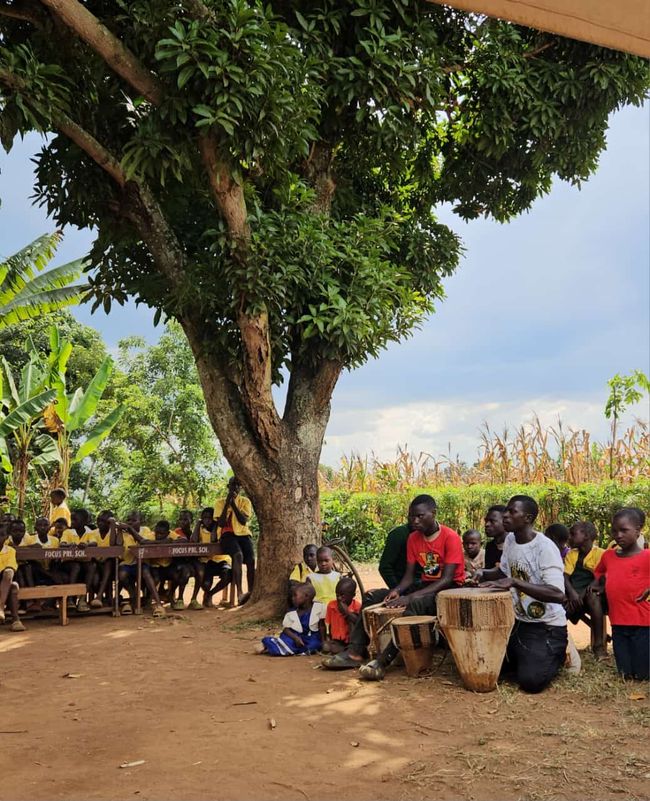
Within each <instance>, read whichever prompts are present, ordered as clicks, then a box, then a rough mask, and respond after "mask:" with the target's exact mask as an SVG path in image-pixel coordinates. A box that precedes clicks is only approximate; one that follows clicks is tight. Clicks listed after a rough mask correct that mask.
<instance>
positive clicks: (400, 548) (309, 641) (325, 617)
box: [0, 479, 650, 688]
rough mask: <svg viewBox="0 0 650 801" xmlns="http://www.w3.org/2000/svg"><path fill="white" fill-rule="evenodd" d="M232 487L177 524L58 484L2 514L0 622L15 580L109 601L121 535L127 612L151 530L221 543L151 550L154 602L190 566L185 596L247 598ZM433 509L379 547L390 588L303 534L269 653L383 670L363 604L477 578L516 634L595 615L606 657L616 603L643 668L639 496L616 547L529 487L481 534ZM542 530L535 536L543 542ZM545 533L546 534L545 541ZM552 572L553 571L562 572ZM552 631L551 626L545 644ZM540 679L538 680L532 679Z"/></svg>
mask: <svg viewBox="0 0 650 801" xmlns="http://www.w3.org/2000/svg"><path fill="white" fill-rule="evenodd" d="M228 490H229V491H228V495H227V497H226V498H224V499H221V500H220V501H218V502H217V505H216V507H215V508H206V509H203V510H202V512H201V513H200V515H199V517H198V519H197V520H196V522H194V520H193V515H192V513H191V512H190V511H187V510H184V511H181V512H180V513H179V515H178V520H177V523H176V527H175V528H172V527H171V526H170V524H169V523H168V522H167V521H165V520H160V521H158V523H156V525H155V526H154V528H153V529H150V528H148V527H147V526H145V525H143V520H142V516H141V515H140V514H139V513H137V512H132V513H130V514H129V515H128V516H127V518H126V520H125V521H124V522H118V521H117V520H116V519H115V517H114V515H113V514H112V513H111V512H110V511H103V512H100V513H99V514H98V515H97V517H96V521H95V525H94V527H93V526H92V525H91V520H90V516H89V514H88V513H87V512H86V511H85V510H83V509H76V510H72V511H71V510H70V509H69V508H68V505H67V503H66V494H65V492H64V491H63V490H61V489H57V490H54V491H53V492H52V493H51V502H52V503H51V509H50V514H49V516H48V517H41V518H38V519H37V520H36V521H35V525H34V529H35V530H34V533H33V534H30V533H27V531H26V528H25V524H24V522H23V521H22V520H20V519H17V518H13V517H12V516H11V515H8V514H5V515H3V516H2V518H1V519H0V622H3V621H4V618H5V611H4V610H5V606H9V608H10V611H11V613H12V621H13V622H12V624H11V630H12V631H24V625H23V623H22V621H21V619H20V617H21V613H24V612H25V611H26V609H25V607H23V608H22V609H21V608H19V602H18V593H17V590H18V588H19V587H21V586H25V587H31V586H35V585H40V584H57V583H75V582H80V581H81V582H83V583H84V584H85V587H86V594H85V595H82V596H80V597H79V598H77V599H71V600H70V602H71V603H73V604H76V607H77V609H78V610H79V611H81V612H83V611H88V610H89V609H91V608H100V607H102V606H105V605H110V602H111V598H110V593H111V591H112V587H111V584H112V579H113V578H114V575H113V571H114V569H115V568H114V561H113V559H102V557H101V555H100V553H101V550H100V549H101V548H102V547H107V546H118V547H121V548H122V549H123V552H122V554H121V558H120V564H119V583H120V586H121V587H122V589H123V590H124V591H125V592H126V593H127V596H128V599H126V598H125V599H124V600H123V603H122V606H121V612H122V613H123V614H129V613H131V612H132V611H133V610H134V607H135V601H136V596H135V593H136V563H135V557H134V556H133V554H132V552H131V550H130V548H131V547H132V546H134V545H139V544H146V543H177V544H180V543H182V541H187V542H195V543H216V542H219V543H220V545H221V547H219V548H218V551H219V552H218V553H211V554H210V555H207V556H202V557H197V558H175V559H171V558H156V559H146V560H145V561H144V563H143V565H142V581H143V584H144V586H145V587H146V593H147V595H148V599H149V601H150V603H151V604H152V607H153V614H154V616H163V615H164V614H165V611H164V606H163V600H165V601H167V602H169V603H170V605H171V607H172V608H173V609H184V608H185V601H184V592H185V589H186V586H187V585H188V582H189V579H190V578H193V579H194V589H193V593H192V598H191V600H190V602H189V608H190V609H200V608H204V607H211V606H212V605H213V597H214V596H215V595H216V594H217V593H219V592H220V591H222V590H223V589H224V588H225V587H226V586H228V585H229V584H230V582H231V581H236V582H237V590H238V598H239V600H240V601H241V600H244V598H243V597H242V596H241V569H242V564H245V565H247V567H248V584H249V590H250V589H251V587H252V583H253V581H254V553H253V545H252V539H251V537H250V531H249V530H248V528H247V526H246V523H247V520H248V518H249V517H250V515H251V513H252V507H251V505H250V501H248V499H246V498H244V497H243V496H241V495H240V491H241V486H240V485H239V482H238V481H237V480H236V479H231V481H230V483H229V485H228ZM435 513H436V506H435V501H434V500H433V498H431V497H430V496H426V495H423V496H418V497H417V498H416V499H415V500H414V501H413V502H412V503H411V506H410V507H409V515H408V523H407V524H406V525H404V526H400V527H398V528H396V529H394V530H393V531H391V532H390V533H389V535H388V537H387V540H386V546H385V549H384V554H383V555H382V559H381V561H380V565H379V569H380V573H381V575H382V577H383V578H384V580H385V582H386V585H387V586H388V590H373V591H371V592H369V593H367V594H366V596H364V599H363V603H361V602H360V601H359V600H357V599H356V597H355V596H356V592H357V585H356V582H355V581H354V580H353V579H351V578H349V577H347V576H341V574H340V573H338V572H337V571H336V570H335V569H334V560H333V554H332V551H331V550H330V548H328V547H326V546H323V547H320V548H319V547H317V546H316V545H307V546H306V547H305V549H304V551H303V561H302V562H301V563H299V564H297V565H296V566H295V567H294V569H293V571H292V572H291V574H290V576H289V599H288V600H289V608H290V611H289V612H288V613H287V614H286V615H285V618H284V620H283V624H282V631H281V633H280V634H278V635H277V636H269V637H264V638H263V640H262V642H261V643H260V646H259V649H258V650H259V652H260V653H266V654H269V655H272V656H291V655H296V654H308V653H316V652H321V653H323V654H325V655H327V658H326V659H325V661H324V663H323V665H324V667H327V668H330V669H344V668H350V667H361V668H362V669H361V671H360V675H361V676H362V677H365V678H371V679H377V678H382V677H383V672H384V668H385V667H386V666H387V664H389V662H390V660H391V659H392V658H394V654H393V652H392V651H391V653H390V654H385V655H382V656H380V657H379V659H378V660H375V661H374V663H369V664H367V665H362V663H363V657H364V654H365V646H366V644H367V637H366V635H365V634H364V633H362V631H363V620H362V615H361V612H362V608H363V607H365V606H367V605H368V604H370V603H376V602H377V601H380V602H382V603H387V604H388V605H394V606H403V607H405V614H422V613H423V612H424V613H427V614H431V613H435V595H436V593H437V592H438V591H440V590H441V589H443V588H449V587H458V586H463V585H465V586H477V585H483V586H484V587H490V586H493V587H494V589H510V590H511V591H512V596H513V603H514V606H515V615H516V618H517V626H519V633H518V635H517V636H518V637H519V640H521V641H523V640H525V636H524V634H522V632H524V633H525V631H526V626H529V630H530V631H536V632H537V633H539V630H540V628H539V626H535V625H533V626H532V629H531V628H530V625H529V624H531V623H532V624H534V623H543V624H550V629H549V631H552V632H554V633H561V632H560V627H561V626H562V624H563V625H564V632H566V620H567V619H568V620H569V621H571V622H572V623H578V622H580V621H582V622H584V623H586V624H587V625H589V626H590V627H591V630H592V638H591V645H592V649H593V652H594V655H595V656H596V657H597V658H602V657H603V656H604V655H605V653H606V641H605V639H604V638H605V636H606V634H605V632H606V627H605V626H604V620H605V616H606V615H608V616H609V619H610V622H611V628H612V644H613V648H614V656H615V660H616V665H617V668H618V671H619V672H620V673H621V675H623V676H624V677H631V678H638V679H648V677H649V676H648V674H649V662H650V551H649V550H648V544H647V542H646V541H645V540H644V536H643V533H642V529H643V528H644V525H645V514H644V512H643V511H642V510H641V509H638V508H633V507H627V508H623V509H621V510H619V511H618V512H616V514H615V515H614V516H613V519H612V525H611V542H610V544H609V547H608V548H603V547H600V546H599V545H598V544H596V543H597V541H598V539H599V537H598V532H597V530H596V527H595V526H594V525H593V523H591V522H588V521H579V522H575V523H573V525H571V527H570V528H566V527H565V526H564V525H562V524H559V523H555V524H553V525H551V526H549V527H548V528H547V529H546V531H545V532H544V534H542V533H541V532H537V531H535V530H534V528H533V523H534V520H535V517H536V515H537V506H536V504H535V502H534V500H533V499H532V498H528V496H515V498H513V499H511V501H510V504H509V506H508V507H506V506H498V505H497V506H492V507H490V508H489V509H488V510H487V513H486V515H485V519H484V534H485V540H486V545H485V547H483V544H482V536H481V532H480V531H477V530H475V529H470V530H469V531H466V532H465V533H464V534H463V535H462V537H459V536H458V534H457V533H456V532H454V531H453V530H452V529H450V528H448V527H446V526H443V525H441V524H438V523H437V521H436V519H435ZM537 537H539V538H541V539H539V540H537V542H535V540H536V538H537ZM244 540H246V542H244ZM544 542H547V543H552V546H551V545H550V544H549V545H548V546H545V545H544ZM28 546H41V547H42V548H43V549H55V548H65V547H75V546H76V547H83V548H97V549H98V550H97V556H96V557H95V558H93V559H91V560H86V561H83V562H81V561H74V560H65V561H63V560H61V561H55V560H49V561H48V560H35V561H25V560H17V558H16V554H17V549H20V548H21V547H28ZM461 548H462V550H461ZM549 549H550V550H549ZM553 554H556V556H553ZM558 566H559V568H558ZM554 571H555V572H554ZM235 573H236V574H237V576H235V575H233V574H235ZM555 573H559V579H558V578H557V577H556V575H555ZM201 590H202V592H203V595H202V600H201V602H199V599H198V593H199V591H201ZM40 608H41V607H40V602H38V601H35V602H33V603H32V604H31V605H30V606H29V607H27V609H32V610H34V611H38V610H39V609H40ZM554 608H555V609H554ZM364 637H365V639H364ZM556 639H557V648H556V650H557V651H558V653H560V656H561V657H562V660H561V661H564V660H563V654H564V651H565V650H566V648H567V635H566V633H565V634H564V638H562V636H560V637H558V638H556ZM532 642H533V641H532V640H529V641H528V643H527V644H526V643H524V645H525V648H524V650H526V649H527V650H528V651H529V652H530V653H534V650H535V649H534V647H533V646H532ZM548 642H549V639H548V638H547V641H546V645H547V646H548ZM382 660H383V661H382ZM553 675H554V674H553ZM549 681H550V679H549ZM549 681H546V682H545V683H544V684H543V686H546V684H548V683H549ZM543 686H542V684H539V686H538V688H543ZM536 687H537V685H536Z"/></svg>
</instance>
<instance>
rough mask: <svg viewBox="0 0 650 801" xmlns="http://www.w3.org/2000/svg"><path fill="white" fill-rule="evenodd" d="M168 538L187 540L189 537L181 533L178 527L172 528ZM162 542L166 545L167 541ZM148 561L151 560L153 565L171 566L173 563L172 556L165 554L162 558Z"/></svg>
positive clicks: (150, 562)
mask: <svg viewBox="0 0 650 801" xmlns="http://www.w3.org/2000/svg"><path fill="white" fill-rule="evenodd" d="M140 530H141V531H142V529H140ZM154 536H155V535H154ZM166 539H168V540H185V539H187V537H185V536H184V535H183V534H180V533H179V532H178V531H176V529H172V530H171V531H170V532H169V536H168V537H167V538H166ZM161 544H162V545H165V544H166V543H161ZM147 561H148V562H149V564H150V565H151V566H152V567H169V566H170V565H171V563H172V558H171V556H164V557H162V558H161V559H148V560H147Z"/></svg>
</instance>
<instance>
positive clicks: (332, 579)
mask: <svg viewBox="0 0 650 801" xmlns="http://www.w3.org/2000/svg"><path fill="white" fill-rule="evenodd" d="M316 561H317V563H318V572H317V573H310V574H309V575H308V576H307V579H306V580H307V581H308V582H309V583H310V584H312V585H313V587H314V589H315V590H316V600H317V601H319V602H320V603H322V604H323V605H324V606H327V604H328V603H329V602H330V601H334V600H335V599H336V585H337V584H338V583H339V579H340V578H341V574H340V573H338V572H337V571H336V570H334V557H333V555H332V551H331V549H330V548H328V547H327V546H326V545H324V546H323V547H322V548H319V549H318V550H317V551H316Z"/></svg>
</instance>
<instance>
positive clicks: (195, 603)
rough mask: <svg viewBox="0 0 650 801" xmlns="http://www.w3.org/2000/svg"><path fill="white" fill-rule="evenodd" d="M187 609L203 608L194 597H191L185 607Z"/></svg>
mask: <svg viewBox="0 0 650 801" xmlns="http://www.w3.org/2000/svg"><path fill="white" fill-rule="evenodd" d="M187 608H188V609H203V607H202V606H201V604H200V603H199V602H198V600H197V599H196V598H192V600H191V601H190V605H189V606H188V607H187Z"/></svg>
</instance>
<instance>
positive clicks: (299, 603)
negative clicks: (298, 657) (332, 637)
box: [259, 582, 325, 656]
mask: <svg viewBox="0 0 650 801" xmlns="http://www.w3.org/2000/svg"><path fill="white" fill-rule="evenodd" d="M315 595H316V592H315V590H314V587H313V585H311V584H309V583H308V582H307V583H305V584H299V585H298V586H297V587H295V588H294V590H293V605H294V607H295V608H294V609H292V610H291V611H290V612H287V614H286V615H285V616H284V620H283V621H282V626H283V630H282V633H281V634H279V635H278V636H277V637H262V644H261V648H260V649H259V653H261V654H269V655H270V656H294V655H295V654H313V653H316V651H319V650H320V647H321V642H322V640H321V633H320V632H321V628H322V626H321V622H322V620H323V618H324V617H325V607H324V606H323V604H321V603H319V602H318V601H315V600H314V597H315Z"/></svg>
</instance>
